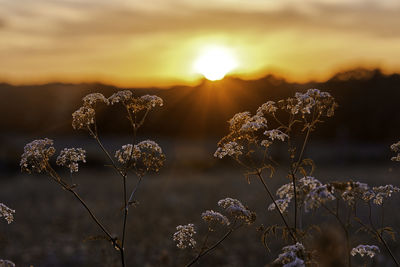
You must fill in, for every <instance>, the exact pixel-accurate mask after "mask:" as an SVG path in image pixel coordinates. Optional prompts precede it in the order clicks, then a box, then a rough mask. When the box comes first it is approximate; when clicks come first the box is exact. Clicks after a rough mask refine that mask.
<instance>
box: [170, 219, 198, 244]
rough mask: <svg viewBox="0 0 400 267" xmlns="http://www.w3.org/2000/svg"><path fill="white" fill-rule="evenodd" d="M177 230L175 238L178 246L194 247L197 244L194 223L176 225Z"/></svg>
mask: <svg viewBox="0 0 400 267" xmlns="http://www.w3.org/2000/svg"><path fill="white" fill-rule="evenodd" d="M176 230H177V232H175V233H174V235H173V240H174V241H175V242H176V243H177V244H176V246H177V247H178V248H180V249H185V248H188V247H189V248H194V247H195V246H196V240H194V238H193V236H194V235H195V234H196V230H195V229H194V224H191V223H189V224H187V225H178V226H177V227H176Z"/></svg>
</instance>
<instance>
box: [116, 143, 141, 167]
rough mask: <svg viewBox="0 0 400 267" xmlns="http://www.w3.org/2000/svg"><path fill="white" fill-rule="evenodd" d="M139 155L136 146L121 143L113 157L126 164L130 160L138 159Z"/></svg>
mask: <svg viewBox="0 0 400 267" xmlns="http://www.w3.org/2000/svg"><path fill="white" fill-rule="evenodd" d="M140 155H141V154H140V149H139V148H138V146H137V145H135V146H133V145H132V144H127V145H123V146H122V148H121V149H119V150H117V151H116V152H115V157H116V158H117V160H118V162H119V163H121V164H127V163H129V162H131V161H135V160H138V159H139V158H140Z"/></svg>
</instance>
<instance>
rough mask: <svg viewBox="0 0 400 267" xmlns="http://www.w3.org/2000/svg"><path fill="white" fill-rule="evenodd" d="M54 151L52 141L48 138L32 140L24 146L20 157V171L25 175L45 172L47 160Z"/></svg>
mask: <svg viewBox="0 0 400 267" xmlns="http://www.w3.org/2000/svg"><path fill="white" fill-rule="evenodd" d="M55 151H56V149H55V148H54V147H53V140H51V139H48V138H45V139H39V140H34V141H32V142H30V143H29V144H26V145H25V147H24V153H23V154H22V156H21V162H20V166H21V170H22V171H23V172H27V173H41V172H42V171H44V170H46V168H47V166H48V164H49V159H50V157H51V156H53V155H54V153H55Z"/></svg>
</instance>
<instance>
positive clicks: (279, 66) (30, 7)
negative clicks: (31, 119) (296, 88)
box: [0, 0, 400, 86]
mask: <svg viewBox="0 0 400 267" xmlns="http://www.w3.org/2000/svg"><path fill="white" fill-rule="evenodd" d="M0 6H1V8H0V34H1V38H0V58H1V60H0V81H7V82H12V83H33V82H47V81H57V80H58V81H72V82H78V81H95V80H96V81H101V82H107V83H112V84H117V85H125V86H135V85H136V86H137V85H146V86H150V85H169V84H173V83H190V82H194V81H195V79H197V78H198V77H199V76H198V74H195V73H194V71H193V67H192V66H193V62H194V60H195V59H196V57H197V56H198V53H199V51H200V50H201V49H202V48H203V47H204V46H207V45H215V44H216V45H223V46H226V47H229V48H230V49H231V50H232V51H233V53H234V54H235V55H236V57H237V61H238V62H239V67H238V68H237V69H236V71H235V73H234V74H238V75H242V76H245V77H257V76H261V75H263V74H265V73H266V72H267V71H275V72H278V73H280V74H283V75H286V76H288V77H290V78H291V79H297V80H305V79H309V78H316V79H324V78H327V77H328V76H329V75H330V74H332V73H333V72H334V71H337V70H339V69H341V68H343V67H344V68H347V67H354V66H366V67H375V66H377V67H382V68H384V69H385V70H386V71H397V70H400V1H398V0H369V1H368V0H0Z"/></svg>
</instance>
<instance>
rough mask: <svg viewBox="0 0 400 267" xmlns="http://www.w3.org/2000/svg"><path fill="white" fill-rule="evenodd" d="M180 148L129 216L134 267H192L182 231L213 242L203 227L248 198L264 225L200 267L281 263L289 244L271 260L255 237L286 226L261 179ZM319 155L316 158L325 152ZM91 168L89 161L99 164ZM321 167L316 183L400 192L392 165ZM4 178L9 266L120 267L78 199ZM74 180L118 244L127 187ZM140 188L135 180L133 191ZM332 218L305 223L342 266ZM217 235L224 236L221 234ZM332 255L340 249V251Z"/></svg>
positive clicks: (393, 214) (101, 178)
mask: <svg viewBox="0 0 400 267" xmlns="http://www.w3.org/2000/svg"><path fill="white" fill-rule="evenodd" d="M185 146H186V147H187V149H188V151H189V152H187V155H190V154H196V153H194V152H193V151H192V150H191V149H195V148H190V146H188V145H187V144H186V145H185V144H181V147H185ZM210 146H211V145H210ZM171 147H172V146H171ZM171 147H170V148H167V150H168V151H169V152H171V153H170V157H169V159H168V162H167V168H166V169H165V170H163V171H162V172H161V174H160V175H156V176H147V177H145V180H144V183H143V184H142V185H141V188H140V190H139V192H138V194H137V200H138V201H139V205H138V206H137V207H135V208H131V209H130V212H129V218H128V237H127V262H128V266H183V265H184V264H185V263H187V262H188V261H189V260H190V259H191V256H192V254H191V253H190V251H180V250H178V249H177V248H176V247H175V244H174V243H173V242H172V238H171V236H172V234H173V233H174V232H175V226H176V225H178V224H187V223H194V224H196V226H198V230H199V231H198V232H199V233H200V234H202V233H204V231H205V230H206V228H204V224H202V222H201V218H200V214H201V212H203V211H205V210H206V209H214V210H215V209H218V208H217V206H216V202H217V201H218V200H219V199H221V198H224V197H227V196H230V197H234V198H237V199H240V200H241V201H242V202H243V203H245V204H247V205H248V206H249V207H250V208H251V209H253V210H255V211H256V212H257V215H258V217H257V220H256V223H255V224H254V225H253V226H251V227H248V228H243V229H241V230H239V231H238V232H236V233H235V234H234V235H233V236H231V237H230V238H229V239H228V240H227V241H226V242H224V243H223V245H222V246H220V247H218V248H217V249H216V250H215V251H214V252H213V253H211V254H210V255H208V256H206V257H204V259H202V260H201V261H200V262H199V264H198V266H265V265H266V264H268V263H270V262H271V261H272V260H273V259H274V258H276V256H277V255H278V253H279V252H280V248H281V247H282V246H283V245H284V244H282V243H280V242H277V241H276V240H275V239H274V238H271V239H270V245H271V246H270V247H271V251H272V252H271V253H268V252H267V251H266V250H265V248H264V247H263V246H262V244H261V241H260V232H257V231H256V228H257V227H258V226H260V225H261V224H264V225H272V224H275V223H279V224H280V221H279V220H278V217H277V214H276V213H275V212H269V211H267V209H266V208H267V207H268V205H269V204H270V200H269V199H266V196H265V194H264V191H263V188H261V187H260V184H259V181H258V180H255V179H253V180H252V183H251V184H247V181H246V179H245V178H244V176H243V174H242V170H240V169H239V168H237V167H234V166H231V165H229V164H221V163H218V162H217V161H216V160H214V159H212V157H210V158H209V159H208V160H206V161H205V162H202V161H201V160H194V159H193V158H192V159H191V161H190V162H189V160H190V157H187V161H186V163H182V162H185V161H184V158H185V157H184V156H179V153H178V152H179V149H177V146H174V149H175V152H174V153H172V151H173V150H174V149H172V148H171ZM204 147H205V148H204ZM316 148H318V147H316ZM21 149H22V148H21ZM201 149H203V150H205V151H208V148H207V146H203V147H201V146H200V147H199V148H198V150H201ZM211 149H213V148H211ZM168 151H167V156H168ZM182 151H183V150H182ZM182 151H181V153H183V152H182ZM190 151H192V152H190ZM313 151H314V152H313V154H315V156H316V157H317V156H318V153H319V152H318V151H319V150H318V149H314V150H313ZM197 152H199V151H197ZM370 152H371V151H370ZM320 153H322V152H321V151H320ZM200 154H201V153H200ZM326 154H329V153H326ZM378 154H379V153H378ZM209 155H212V154H209ZM370 155H373V152H371V154H370ZM321 156H322V154H321ZM322 158H324V157H322ZM88 160H89V162H90V157H89V158H88ZM315 160H316V163H317V169H316V173H315V177H316V178H318V179H320V180H321V181H327V180H343V179H354V180H359V181H362V182H368V183H369V184H370V185H378V184H387V183H394V184H395V185H396V184H398V183H397V181H398V177H399V175H400V167H399V168H393V167H394V166H395V164H394V163H391V162H390V161H383V162H386V163H376V164H370V162H368V161H366V163H360V162H359V163H354V164H348V163H345V162H344V161H343V162H341V161H340V160H336V161H330V160H323V161H322V162H323V163H321V164H319V165H318V158H316V159H315ZM16 161H17V162H18V159H16ZM329 162H331V163H329ZM182 166H185V167H182ZM278 169H280V171H278V172H277V174H276V175H275V177H274V178H273V179H268V183H269V184H270V185H271V187H272V188H273V189H274V190H275V189H276V188H277V187H278V186H279V185H281V184H283V183H286V182H287V178H285V176H286V173H285V170H286V169H287V168H286V167H285V165H282V166H279V167H278ZM2 176H3V177H2V179H0V196H1V199H0V201H1V202H4V203H5V204H7V205H8V206H10V207H12V208H13V209H15V210H16V216H15V222H14V223H12V224H10V225H7V224H6V223H5V222H3V221H2V222H1V223H0V251H1V253H0V254H1V255H0V256H1V257H6V258H8V259H11V260H13V261H14V262H15V263H16V264H17V266H29V265H33V266H119V262H118V260H119V258H118V254H117V252H116V251H113V250H112V249H111V248H110V245H109V244H108V243H107V241H102V240H100V241H84V240H85V239H86V238H88V237H90V236H96V235H99V234H100V232H99V231H98V229H97V228H96V227H95V226H94V224H93V223H92V221H91V220H90V218H89V216H88V214H87V213H86V211H85V210H84V209H83V208H82V207H81V206H80V205H79V203H78V202H77V201H76V200H75V199H74V198H73V196H72V195H70V194H69V193H67V192H64V191H63V190H62V189H61V188H59V187H58V185H56V184H55V183H54V182H52V181H51V180H50V179H49V178H48V177H46V176H44V175H41V176H37V175H36V176H26V175H22V174H18V173H14V172H10V173H9V174H7V175H5V174H4V175H2ZM73 179H74V182H75V183H77V184H78V192H79V193H80V194H81V195H82V197H83V198H84V199H85V200H86V201H87V203H88V205H89V206H90V207H93V209H94V211H95V212H96V214H97V215H98V217H99V218H101V219H103V220H104V222H105V225H107V226H108V229H111V230H110V232H112V233H113V234H115V235H119V232H118V230H119V229H120V228H121V226H120V225H119V223H120V222H121V217H122V211H121V207H122V195H121V192H122V183H121V181H120V179H119V177H118V176H116V175H115V174H114V173H113V171H112V170H110V169H108V168H107V167H96V168H93V166H86V167H85V166H84V167H82V168H81V171H80V173H79V174H78V176H75V177H74V178H73ZM135 179H136V178H134V177H131V179H130V181H129V185H130V188H132V187H133V185H134V182H135ZM399 204H400V198H399V196H394V197H393V198H392V202H391V205H390V206H386V207H385V209H386V212H387V214H388V215H387V216H386V219H385V220H386V222H387V224H389V225H391V226H393V227H394V228H395V230H396V232H397V231H399V230H400V229H399V228H400V216H399V215H398V214H397V207H398V206H399ZM323 214H324V213H323ZM324 218H325V219H323V218H321V217H316V216H314V215H313V214H307V215H306V217H305V222H304V223H311V222H323V223H322V227H323V229H324V231H323V234H318V235H317V237H316V238H315V240H314V241H313V242H312V243H310V244H311V245H312V246H313V247H314V249H317V250H318V251H319V254H320V255H321V257H322V258H323V261H322V265H325V266H340V265H341V264H342V260H343V256H342V255H340V254H341V251H340V247H341V245H340V243H342V242H343V239H342V232H340V229H338V228H335V227H334V226H332V225H333V224H334V220H333V218H331V217H329V215H327V214H326V216H325V217H324ZM322 219H323V221H322ZM199 226H200V227H199ZM215 234H216V235H218V234H220V235H222V232H219V233H215ZM361 236H362V235H361ZM367 240H368V239H367ZM358 241H360V240H353V245H354V246H355V245H358V244H359V242H358ZM368 242H369V243H373V244H376V243H377V242H375V241H374V242H372V241H368ZM342 244H343V243H342ZM333 246H337V247H338V248H339V249H337V248H336V249H333V250H332V247H333ZM392 246H393V249H394V251H395V254H397V255H400V247H399V246H396V244H392ZM381 249H382V251H383V254H382V255H383V256H379V257H377V258H376V259H375V260H374V262H373V264H372V265H373V266H391V264H392V263H391V261H390V259H389V258H388V257H387V255H386V252H385V251H384V250H383V248H381ZM359 263H361V262H359Z"/></svg>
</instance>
